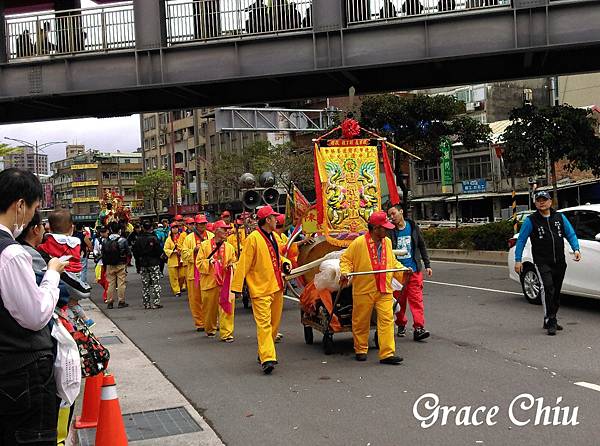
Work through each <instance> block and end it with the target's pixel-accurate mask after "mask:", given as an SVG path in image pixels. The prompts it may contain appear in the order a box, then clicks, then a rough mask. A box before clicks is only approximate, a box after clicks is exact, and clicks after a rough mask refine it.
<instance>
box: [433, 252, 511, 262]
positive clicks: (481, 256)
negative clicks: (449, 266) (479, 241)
mask: <svg viewBox="0 0 600 446" xmlns="http://www.w3.org/2000/svg"><path fill="white" fill-rule="evenodd" d="M427 252H428V253H429V257H430V259H431V260H443V261H446V262H464V263H474V264H479V265H508V252H506V251H469V250H466V249H428V250H427Z"/></svg>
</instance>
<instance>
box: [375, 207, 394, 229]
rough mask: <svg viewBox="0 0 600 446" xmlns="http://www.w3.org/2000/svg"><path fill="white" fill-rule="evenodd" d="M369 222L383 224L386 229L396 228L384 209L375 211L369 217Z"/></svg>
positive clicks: (377, 224)
mask: <svg viewBox="0 0 600 446" xmlns="http://www.w3.org/2000/svg"><path fill="white" fill-rule="evenodd" d="M369 224H372V225H373V226H383V227H384V228H385V229H394V225H393V224H392V222H390V221H389V220H388V216H387V214H386V213H385V212H384V211H377V212H373V213H372V214H371V216H370V217H369Z"/></svg>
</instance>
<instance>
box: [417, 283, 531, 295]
mask: <svg viewBox="0 0 600 446" xmlns="http://www.w3.org/2000/svg"><path fill="white" fill-rule="evenodd" d="M424 282H425V283H432V284H434V285H444V286H453V287H458V288H468V289H470V290H479V291H491V292H492V293H503V294H513V295H515V296H522V295H523V293H516V292H514V291H505V290H494V289H492V288H480V287H477V286H469V285H459V284H458V283H444V282H435V281H433V280H425V281H424Z"/></svg>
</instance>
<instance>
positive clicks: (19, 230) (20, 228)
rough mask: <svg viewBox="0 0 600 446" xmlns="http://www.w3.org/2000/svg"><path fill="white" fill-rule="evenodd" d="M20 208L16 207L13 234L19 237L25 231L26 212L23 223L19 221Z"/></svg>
mask: <svg viewBox="0 0 600 446" xmlns="http://www.w3.org/2000/svg"><path fill="white" fill-rule="evenodd" d="M18 209H19V208H18V207H15V224H14V225H13V230H12V235H13V237H14V238H17V237H18V236H20V235H21V234H22V233H23V229H25V212H23V219H22V220H21V225H19V224H18V223H17V221H18V219H19V210H18Z"/></svg>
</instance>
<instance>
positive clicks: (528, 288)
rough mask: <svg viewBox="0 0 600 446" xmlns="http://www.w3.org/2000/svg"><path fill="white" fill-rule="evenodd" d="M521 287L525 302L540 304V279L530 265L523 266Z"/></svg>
mask: <svg viewBox="0 0 600 446" xmlns="http://www.w3.org/2000/svg"><path fill="white" fill-rule="evenodd" d="M521 288H522V289H523V296H525V300H526V301H527V302H529V303H530V304H532V305H540V304H541V303H542V281H541V280H540V276H538V273H537V271H536V269H535V268H534V267H533V266H531V265H524V266H523V272H522V273H521Z"/></svg>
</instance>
